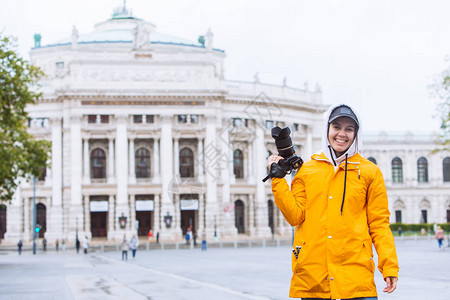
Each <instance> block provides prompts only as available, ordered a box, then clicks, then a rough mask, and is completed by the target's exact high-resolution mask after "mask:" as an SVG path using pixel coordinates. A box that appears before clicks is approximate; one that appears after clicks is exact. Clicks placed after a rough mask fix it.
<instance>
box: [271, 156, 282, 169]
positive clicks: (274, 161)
mask: <svg viewBox="0 0 450 300" xmlns="http://www.w3.org/2000/svg"><path fill="white" fill-rule="evenodd" d="M281 159H283V157H281V156H278V155H276V154H272V155H271V156H269V157H268V158H267V166H268V167H269V170H270V167H271V166H272V164H273V163H278V162H279V161H280V160H281Z"/></svg>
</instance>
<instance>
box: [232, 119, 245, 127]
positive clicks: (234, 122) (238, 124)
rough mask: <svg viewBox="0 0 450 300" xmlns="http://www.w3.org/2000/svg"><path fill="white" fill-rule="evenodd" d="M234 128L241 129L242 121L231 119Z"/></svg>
mask: <svg viewBox="0 0 450 300" xmlns="http://www.w3.org/2000/svg"><path fill="white" fill-rule="evenodd" d="M232 122H233V126H234V127H242V125H243V124H242V119H241V118H233V119H232Z"/></svg>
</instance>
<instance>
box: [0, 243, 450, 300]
mask: <svg viewBox="0 0 450 300" xmlns="http://www.w3.org/2000/svg"><path fill="white" fill-rule="evenodd" d="M396 245H397V251H398V255H399V261H400V280H399V285H398V288H397V290H396V291H395V292H394V293H393V294H390V295H385V294H383V293H382V290H383V287H384V282H383V279H382V278H381V275H380V274H379V272H378V271H377V273H376V277H375V280H376V283H377V287H378V292H379V299H388V300H399V299H402V300H403V299H404V300H414V299H417V300H419V299H421V300H422V299H430V300H448V299H450V249H448V248H447V249H445V250H444V251H438V250H437V243H436V241H434V240H421V241H413V240H405V241H403V240H397V241H396ZM128 255H129V257H128V261H122V260H121V253H120V252H118V251H111V252H104V253H101V252H95V253H89V254H87V255H85V254H82V253H81V252H80V254H78V255H77V254H76V253H74V251H73V250H70V251H69V250H67V251H65V252H61V251H59V252H46V253H43V252H38V253H37V254H36V255H32V254H31V253H30V252H25V253H23V254H22V255H21V256H19V255H18V254H17V253H16V252H6V253H5V252H0V299H97V300H98V299H156V300H157V299H177V300H178V299H214V300H216V299H219V300H221V299H289V297H288V291H289V283H290V277H291V268H290V258H291V249H290V247H287V246H280V247H265V248H262V247H254V248H237V249H234V248H210V249H208V251H206V252H202V251H200V249H193V250H192V249H179V250H175V249H171V250H150V251H146V250H139V251H138V252H137V255H136V259H134V260H133V259H132V258H131V252H129V254H128Z"/></svg>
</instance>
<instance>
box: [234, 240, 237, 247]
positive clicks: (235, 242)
mask: <svg viewBox="0 0 450 300" xmlns="http://www.w3.org/2000/svg"><path fill="white" fill-rule="evenodd" d="M234 248H237V241H236V240H235V241H234Z"/></svg>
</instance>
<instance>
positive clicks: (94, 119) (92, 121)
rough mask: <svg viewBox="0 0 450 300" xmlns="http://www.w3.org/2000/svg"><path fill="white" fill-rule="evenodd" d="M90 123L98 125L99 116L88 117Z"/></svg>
mask: <svg viewBox="0 0 450 300" xmlns="http://www.w3.org/2000/svg"><path fill="white" fill-rule="evenodd" d="M88 123H90V124H94V123H97V115H88Z"/></svg>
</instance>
